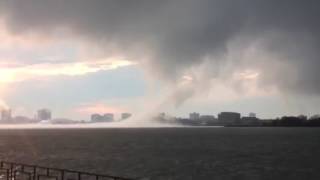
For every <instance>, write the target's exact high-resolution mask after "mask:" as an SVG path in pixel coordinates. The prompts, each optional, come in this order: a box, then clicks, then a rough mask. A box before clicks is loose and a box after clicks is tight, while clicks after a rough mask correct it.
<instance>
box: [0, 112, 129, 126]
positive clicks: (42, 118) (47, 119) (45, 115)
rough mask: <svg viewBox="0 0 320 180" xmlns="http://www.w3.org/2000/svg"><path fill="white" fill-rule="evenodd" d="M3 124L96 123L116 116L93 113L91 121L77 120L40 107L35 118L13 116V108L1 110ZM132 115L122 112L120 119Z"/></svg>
mask: <svg viewBox="0 0 320 180" xmlns="http://www.w3.org/2000/svg"><path fill="white" fill-rule="evenodd" d="M0 113H1V119H0V123H1V124H23V123H51V124H75V123H96V122H114V121H117V120H115V116H114V114H113V113H105V114H103V115H101V114H97V113H95V114H92V115H91V119H90V121H84V120H83V121H76V120H71V119H67V118H54V119H53V118H52V112H51V110H50V109H45V108H43V109H39V110H38V111H37V112H36V115H35V116H34V118H29V117H26V116H14V117H13V116H12V111H11V109H2V110H1V112H0ZM129 117H131V114H130V113H121V117H120V120H125V119H128V118H129Z"/></svg>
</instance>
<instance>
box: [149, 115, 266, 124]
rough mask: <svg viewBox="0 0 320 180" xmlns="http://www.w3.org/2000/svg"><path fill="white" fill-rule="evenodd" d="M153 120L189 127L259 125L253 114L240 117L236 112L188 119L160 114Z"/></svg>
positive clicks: (191, 116) (196, 116)
mask: <svg viewBox="0 0 320 180" xmlns="http://www.w3.org/2000/svg"><path fill="white" fill-rule="evenodd" d="M155 119H156V120H157V121H161V122H165V123H178V124H183V125H191V126H232V125H242V126H257V125H259V124H260V123H261V121H259V119H258V118H257V117H256V114H255V113H249V115H248V116H241V114H240V113H237V112H221V113H219V114H218V116H217V117H215V116H213V115H200V113H196V112H193V113H190V114H189V118H167V117H166V116H165V114H164V113H161V114H160V115H159V116H158V117H156V118H155Z"/></svg>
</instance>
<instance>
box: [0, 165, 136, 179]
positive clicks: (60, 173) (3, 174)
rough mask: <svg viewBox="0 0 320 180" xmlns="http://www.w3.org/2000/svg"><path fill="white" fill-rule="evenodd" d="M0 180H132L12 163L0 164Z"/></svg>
mask: <svg viewBox="0 0 320 180" xmlns="http://www.w3.org/2000/svg"><path fill="white" fill-rule="evenodd" d="M0 180H133V179H130V178H123V177H117V176H109V175H102V174H94V173H88V172H81V171H73V170H67V169H58V168H48V167H42V166H37V165H28V164H21V163H14V162H6V161H1V162H0Z"/></svg>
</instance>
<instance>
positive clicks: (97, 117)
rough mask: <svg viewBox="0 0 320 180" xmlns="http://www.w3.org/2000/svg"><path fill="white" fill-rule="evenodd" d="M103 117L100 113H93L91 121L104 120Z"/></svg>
mask: <svg viewBox="0 0 320 180" xmlns="http://www.w3.org/2000/svg"><path fill="white" fill-rule="evenodd" d="M102 121H103V117H102V116H101V115H100V114H97V113H96V114H92V115H91V122H102Z"/></svg>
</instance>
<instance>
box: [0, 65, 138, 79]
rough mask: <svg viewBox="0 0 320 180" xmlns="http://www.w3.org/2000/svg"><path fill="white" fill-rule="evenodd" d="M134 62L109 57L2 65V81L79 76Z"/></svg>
mask: <svg viewBox="0 0 320 180" xmlns="http://www.w3.org/2000/svg"><path fill="white" fill-rule="evenodd" d="M134 64H135V63H133V62H131V61H127V60H111V59H107V60H98V61H88V62H74V63H39V64H32V65H24V66H16V67H8V66H0V83H10V82H17V81H23V80H27V79H31V78H39V77H44V76H59V75H63V76H79V75H85V74H88V73H94V72H98V71H102V70H111V69H117V68H119V67H123V66H129V65H134Z"/></svg>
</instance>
